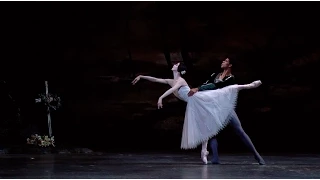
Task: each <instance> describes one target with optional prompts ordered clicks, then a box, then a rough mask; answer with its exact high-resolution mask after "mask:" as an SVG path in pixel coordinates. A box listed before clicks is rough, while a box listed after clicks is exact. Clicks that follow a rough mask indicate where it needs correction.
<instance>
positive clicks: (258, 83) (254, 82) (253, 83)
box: [251, 80, 262, 88]
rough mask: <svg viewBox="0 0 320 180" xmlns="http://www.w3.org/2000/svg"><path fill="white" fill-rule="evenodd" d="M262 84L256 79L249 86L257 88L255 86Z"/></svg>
mask: <svg viewBox="0 0 320 180" xmlns="http://www.w3.org/2000/svg"><path fill="white" fill-rule="evenodd" d="M261 84H262V82H261V81H260V80H258V81H253V82H252V83H251V85H252V86H251V87H252V88H257V87H259V86H260V85H261Z"/></svg>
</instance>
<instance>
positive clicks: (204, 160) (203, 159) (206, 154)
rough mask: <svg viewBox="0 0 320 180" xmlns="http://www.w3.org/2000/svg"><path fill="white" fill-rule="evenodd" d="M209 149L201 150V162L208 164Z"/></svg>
mask: <svg viewBox="0 0 320 180" xmlns="http://www.w3.org/2000/svg"><path fill="white" fill-rule="evenodd" d="M208 154H209V151H201V160H202V162H203V164H208V158H207V156H208Z"/></svg>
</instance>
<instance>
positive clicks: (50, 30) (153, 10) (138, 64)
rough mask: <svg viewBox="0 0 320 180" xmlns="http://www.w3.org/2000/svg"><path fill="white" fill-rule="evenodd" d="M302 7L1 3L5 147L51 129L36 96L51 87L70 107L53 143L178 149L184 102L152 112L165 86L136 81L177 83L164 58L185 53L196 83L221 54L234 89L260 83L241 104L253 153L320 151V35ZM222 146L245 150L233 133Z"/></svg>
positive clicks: (223, 137)
mask: <svg viewBox="0 0 320 180" xmlns="http://www.w3.org/2000/svg"><path fill="white" fill-rule="evenodd" d="M295 3H296V4H299V6H297V8H296V9H295V8H291V9H290V10H288V9H285V10H284V9H282V8H280V7H279V8H277V7H278V5H276V4H275V2H250V3H249V2H246V3H245V2H241V3H240V2H232V3H231V2H224V3H223V2H197V3H195V2H183V3H182V2H136V3H132V2H128V3H124V2H95V3H92V2H91V3H87V2H86V3H85V2H83V3H69V2H68V3H66V2H55V3H53V2H37V3H35V2H34V3H25V2H12V3H8V2H2V3H1V14H2V15H6V17H8V18H6V19H4V20H3V24H2V28H1V39H2V40H1V49H2V53H1V63H2V66H1V75H2V79H3V80H5V81H6V83H2V84H1V99H2V100H1V105H2V108H1V111H2V112H1V116H2V117H1V119H2V122H1V123H2V130H1V134H2V136H1V139H2V142H3V144H14V143H25V139H26V137H27V136H29V135H30V134H31V133H35V132H37V133H41V134H46V133H47V120H46V115H45V110H44V108H43V107H41V106H39V105H37V104H35V103H34V99H35V98H36V97H37V94H38V93H43V92H44V91H45V89H44V80H48V81H49V91H50V92H52V93H57V94H59V95H60V97H61V98H62V101H63V102H62V103H63V104H62V105H63V106H62V108H61V109H59V110H57V111H55V112H53V113H52V118H53V120H52V123H53V135H54V136H55V137H56V143H57V145H60V146H77V147H89V148H93V149H97V150H106V151H133V150H141V151H156V150H168V151H176V150H177V151H178V150H179V147H180V140H181V131H182V125H183V120H184V111H185V107H186V104H185V103H184V102H181V101H179V100H177V99H176V98H175V97H174V96H170V97H168V98H166V99H165V100H164V108H163V109H161V110H157V107H156V103H157V99H158V97H159V96H161V94H162V93H164V92H165V91H166V90H167V89H168V88H169V87H168V86H166V85H162V84H153V83H151V82H146V81H141V82H139V83H138V84H137V85H136V86H132V85H131V84H130V83H131V81H132V80H133V79H134V77H135V76H136V75H139V74H143V75H151V76H156V77H163V78H170V77H171V71H170V68H171V67H170V66H171V65H170V66H169V65H168V61H167V60H168V59H166V58H165V54H166V53H168V52H171V51H181V52H182V57H181V60H182V59H183V60H184V61H185V62H186V63H187V64H188V67H189V71H188V74H187V77H186V79H187V81H188V82H189V84H190V86H192V87H195V86H198V85H200V84H202V83H203V82H204V81H205V80H206V79H207V77H208V76H209V75H210V74H211V73H212V72H219V71H220V68H219V66H220V63H221V61H222V60H223V58H224V57H225V56H226V55H227V56H230V58H232V59H233V60H234V68H233V74H234V75H235V76H236V79H237V81H238V83H239V84H242V83H250V82H252V81H253V80H257V79H261V80H262V82H263V85H262V86H261V87H259V88H258V89H254V90H248V91H243V92H240V94H239V100H238V106H237V113H238V115H239V118H240V120H241V122H242V126H243V128H244V129H245V131H246V132H247V134H248V135H249V136H250V137H251V139H252V141H253V142H254V144H255V146H256V148H257V149H258V151H261V152H278V153H280V152H319V150H320V149H319V148H318V146H317V143H316V142H317V138H316V137H318V136H319V135H320V134H319V130H318V126H317V119H318V118H317V113H316V112H317V110H318V108H317V107H318V102H319V95H318V93H317V92H319V91H318V88H317V86H316V83H317V82H318V81H317V78H316V73H315V72H316V71H317V69H318V65H319V57H320V51H319V50H320V49H319V46H318V40H319V33H318V32H319V29H318V27H317V24H316V23H315V22H317V21H316V19H315V11H313V10H312V7H314V6H313V5H312V4H314V3H311V2H309V4H308V6H307V4H306V3H302V2H299V3H298V2H295ZM292 4H293V3H292ZM240 6H243V8H240ZM246 7H248V8H246ZM249 7H250V8H249ZM292 7H293V6H292ZM306 9H308V11H307V10H306ZM297 12H299V13H297ZM169 64H170V62H169ZM8 93H10V94H11V96H12V97H13V98H14V99H15V103H13V102H12V100H11V99H9V98H8ZM17 106H18V107H19V108H20V110H21V111H20V114H21V119H20V121H19V122H16V121H17V120H16V119H15V112H16V108H17ZM9 135H10V136H9ZM218 139H219V149H220V151H221V152H248V151H247V149H246V148H245V147H244V145H243V144H242V143H241V142H240V139H239V138H238V137H237V136H236V135H235V134H234V132H233V131H232V129H231V128H230V127H227V128H226V129H225V130H224V131H223V132H221V134H220V135H219V137H218Z"/></svg>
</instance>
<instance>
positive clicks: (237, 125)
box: [209, 111, 265, 164]
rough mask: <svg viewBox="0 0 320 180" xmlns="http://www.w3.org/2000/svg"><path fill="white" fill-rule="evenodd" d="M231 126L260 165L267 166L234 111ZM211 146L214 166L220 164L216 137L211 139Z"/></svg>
mask: <svg viewBox="0 0 320 180" xmlns="http://www.w3.org/2000/svg"><path fill="white" fill-rule="evenodd" d="M229 124H230V125H231V127H232V128H233V130H234V131H235V133H236V134H237V136H239V137H240V139H241V140H242V142H243V143H244V144H245V145H246V146H247V147H248V148H249V149H250V151H251V152H252V153H253V154H254V157H255V159H256V160H257V161H258V162H259V164H265V163H264V160H263V159H262V157H261V156H260V154H259V153H258V152H257V150H256V148H255V147H254V145H253V144H252V142H251V139H250V138H249V136H248V135H247V134H246V132H244V130H243V128H242V126H241V123H240V120H239V118H238V116H237V114H236V113H235V112H234V111H233V112H232V118H231V119H230V123H229ZM209 144H210V148H211V150H212V154H213V157H212V160H211V162H212V163H214V164H218V163H219V155H218V142H217V139H216V137H213V138H212V139H210V140H209Z"/></svg>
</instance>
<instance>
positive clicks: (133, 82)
mask: <svg viewBox="0 0 320 180" xmlns="http://www.w3.org/2000/svg"><path fill="white" fill-rule="evenodd" d="M140 77H141V75H139V76H137V77H136V78H135V79H134V80H133V81H132V82H131V83H132V85H135V84H136V83H137V82H138V81H139V80H140Z"/></svg>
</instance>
